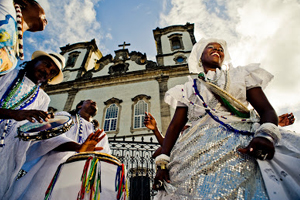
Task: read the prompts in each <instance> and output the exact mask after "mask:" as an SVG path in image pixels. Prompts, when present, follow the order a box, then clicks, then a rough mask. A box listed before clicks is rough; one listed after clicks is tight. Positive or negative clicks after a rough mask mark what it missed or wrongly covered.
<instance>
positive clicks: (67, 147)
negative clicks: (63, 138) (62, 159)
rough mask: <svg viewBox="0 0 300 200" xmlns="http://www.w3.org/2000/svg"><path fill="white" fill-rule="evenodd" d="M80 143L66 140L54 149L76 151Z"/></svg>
mask: <svg viewBox="0 0 300 200" xmlns="http://www.w3.org/2000/svg"><path fill="white" fill-rule="evenodd" d="M80 146H81V145H80V144H78V143H76V142H66V143H63V144H61V145H59V146H58V147H56V148H55V149H54V151H76V152H78V151H79V149H80Z"/></svg>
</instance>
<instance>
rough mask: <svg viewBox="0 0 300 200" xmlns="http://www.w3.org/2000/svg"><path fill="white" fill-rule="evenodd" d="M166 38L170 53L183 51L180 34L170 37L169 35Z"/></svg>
mask: <svg viewBox="0 0 300 200" xmlns="http://www.w3.org/2000/svg"><path fill="white" fill-rule="evenodd" d="M168 38H169V41H170V45H171V51H175V50H184V46H183V42H182V34H179V33H174V34H172V35H169V36H168Z"/></svg>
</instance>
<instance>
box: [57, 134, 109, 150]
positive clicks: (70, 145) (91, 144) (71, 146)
mask: <svg viewBox="0 0 300 200" xmlns="http://www.w3.org/2000/svg"><path fill="white" fill-rule="evenodd" d="M102 132H103V130H100V129H98V130H97V131H95V133H91V134H90V135H89V136H88V138H87V139H86V140H85V141H84V143H82V144H79V143H77V142H66V143H63V144H61V145H59V146H58V147H56V148H55V149H54V151H76V152H87V151H101V150H102V149H103V147H96V145H97V144H98V143H99V142H100V141H101V140H102V139H103V138H104V137H105V136H106V134H104V135H102V136H101V137H99V136H100V135H101V133H102Z"/></svg>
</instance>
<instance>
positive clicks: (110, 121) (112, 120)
mask: <svg viewBox="0 0 300 200" xmlns="http://www.w3.org/2000/svg"><path fill="white" fill-rule="evenodd" d="M118 114H119V107H118V106H117V105H116V104H111V105H110V106H109V107H108V108H107V109H106V113H105V119H104V128H103V129H104V131H106V132H109V131H116V130H117V122H118Z"/></svg>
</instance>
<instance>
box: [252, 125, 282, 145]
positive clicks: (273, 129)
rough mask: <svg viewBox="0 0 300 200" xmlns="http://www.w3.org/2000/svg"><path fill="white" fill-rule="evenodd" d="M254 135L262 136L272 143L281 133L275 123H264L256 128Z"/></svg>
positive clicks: (275, 142)
mask: <svg viewBox="0 0 300 200" xmlns="http://www.w3.org/2000/svg"><path fill="white" fill-rule="evenodd" d="M254 137H263V138H266V139H268V140H270V141H271V142H273V144H277V143H278V142H279V140H280V139H281V133H280V132H279V128H278V127H277V126H276V125H275V124H272V123H264V124H262V125H261V126H260V127H259V128H258V129H257V130H256V132H255V134H254Z"/></svg>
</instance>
